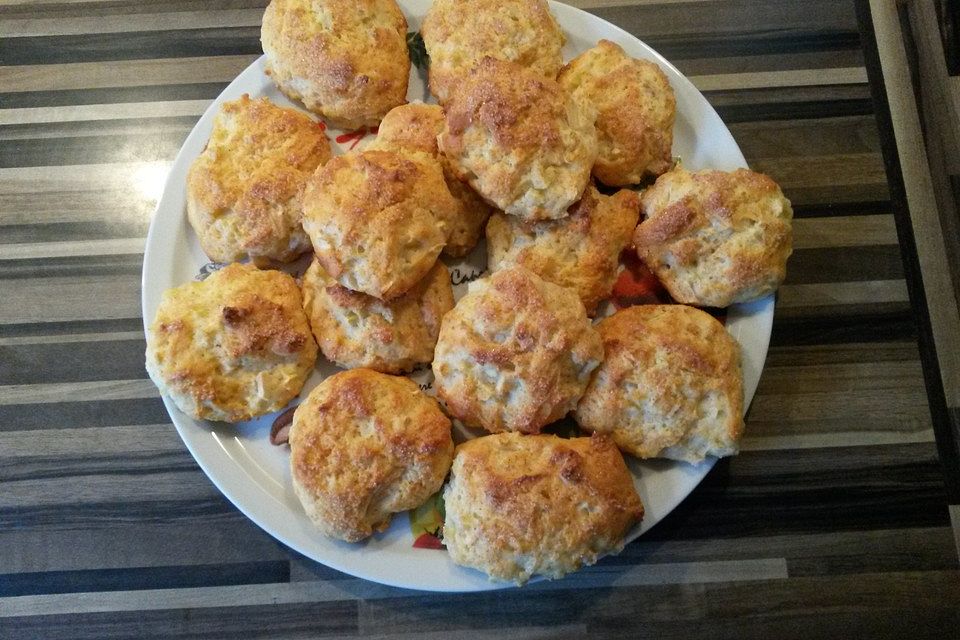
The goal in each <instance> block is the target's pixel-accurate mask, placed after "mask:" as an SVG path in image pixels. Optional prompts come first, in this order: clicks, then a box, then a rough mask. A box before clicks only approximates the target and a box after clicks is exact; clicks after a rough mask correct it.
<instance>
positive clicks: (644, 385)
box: [574, 305, 743, 463]
mask: <svg viewBox="0 0 960 640" xmlns="http://www.w3.org/2000/svg"><path fill="white" fill-rule="evenodd" d="M597 328H598V330H599V331H600V335H601V336H603V348H604V354H605V355H604V360H603V364H601V365H600V368H599V369H597V371H596V373H594V375H593V379H592V380H591V381H590V386H589V387H587V391H586V393H585V394H584V395H583V397H582V398H581V399H580V404H579V405H578V406H577V411H576V413H575V414H574V417H575V418H576V420H577V422H578V423H579V424H580V426H582V427H583V428H584V429H587V430H589V431H593V432H595V433H603V434H608V435H610V436H611V437H612V438H613V439H614V440H615V441H616V443H617V445H618V446H619V447H620V448H621V449H622V450H624V451H626V452H627V453H631V454H633V455H635V456H637V457H639V458H655V457H663V458H671V459H674V460H684V461H686V462H694V463H695V462H700V461H701V460H703V459H704V457H705V456H707V455H712V456H728V455H733V454H735V453H736V452H737V449H738V442H739V440H740V436H741V434H742V433H743V373H742V372H741V369H740V347H739V345H737V343H736V341H735V340H734V339H733V338H732V337H731V336H730V334H728V333H727V332H726V330H725V329H724V327H723V325H722V324H720V322H718V321H717V320H716V319H714V318H713V317H712V316H710V315H709V314H707V313H705V312H703V311H700V310H699V309H695V308H693V307H688V306H685V305H641V306H635V307H629V308H627V309H623V310H621V311H618V312H616V313H615V314H613V315H612V316H610V317H609V318H604V319H603V320H601V321H600V324H599V325H598V326H597Z"/></svg>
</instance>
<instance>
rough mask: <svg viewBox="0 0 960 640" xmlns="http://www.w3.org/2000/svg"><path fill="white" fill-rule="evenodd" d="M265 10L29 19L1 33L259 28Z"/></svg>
mask: <svg viewBox="0 0 960 640" xmlns="http://www.w3.org/2000/svg"><path fill="white" fill-rule="evenodd" d="M262 18H263V9H232V10H230V9H228V10H223V11H171V12H169V13H133V14H127V15H124V14H115V15H111V16H110V17H109V18H102V17H96V18H77V17H71V18H26V19H18V20H4V21H0V32H2V33H3V34H4V36H6V37H9V38H13V37H21V36H68V35H83V34H91V35H95V34H100V33H126V32H136V31H167V30H174V29H176V30H181V29H216V28H223V27H259V26H260V21H261V19H262Z"/></svg>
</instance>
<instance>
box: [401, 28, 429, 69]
mask: <svg viewBox="0 0 960 640" xmlns="http://www.w3.org/2000/svg"><path fill="white" fill-rule="evenodd" d="M407 51H409V52H410V62H412V63H413V64H415V65H416V66H417V68H418V69H426V68H427V67H429V66H430V56H428V55H427V47H426V45H424V44H423V36H421V35H420V32H419V31H410V32H408V33H407Z"/></svg>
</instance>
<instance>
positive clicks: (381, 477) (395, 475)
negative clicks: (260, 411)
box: [290, 369, 453, 542]
mask: <svg viewBox="0 0 960 640" xmlns="http://www.w3.org/2000/svg"><path fill="white" fill-rule="evenodd" d="M452 457H453V439H452V436H451V433H450V420H449V419H447V417H446V416H444V415H443V412H442V411H440V408H439V407H438V406H437V403H436V401H435V400H433V399H432V398H430V397H429V396H427V395H426V394H424V393H423V392H422V391H420V389H419V387H417V385H416V383H414V382H413V381H411V380H408V379H407V378H400V377H395V376H388V375H385V374H382V373H377V372H376V371H371V370H369V369H352V370H350V371H344V372H341V373H338V374H335V375H333V376H330V377H329V378H327V379H326V380H324V381H323V382H322V383H320V385H319V386H317V387H316V388H315V389H313V391H311V392H310V395H309V396H308V397H307V399H306V400H304V401H303V403H302V404H300V406H298V407H297V411H296V413H295V414H294V417H293V425H292V426H291V428H290V470H291V473H292V476H293V488H294V491H295V492H296V494H297V497H298V498H299V499H300V502H301V504H303V507H304V509H305V510H306V512H307V515H308V516H309V517H310V519H311V520H312V521H313V522H314V524H316V525H317V527H319V528H320V530H321V531H323V533H324V534H326V535H328V536H331V537H334V538H339V539H342V540H347V541H349V542H357V541H360V540H363V539H364V538H367V537H369V536H371V535H372V534H373V533H374V531H382V530H384V529H385V528H386V527H387V525H388V524H389V523H390V518H391V516H392V515H393V514H394V513H398V512H400V511H406V510H407V509H413V508H415V507H418V506H420V505H421V504H422V503H423V502H424V501H425V500H426V499H427V498H429V497H430V496H431V495H433V494H434V493H436V492H437V490H439V489H440V485H441V484H443V479H444V477H445V476H446V475H447V471H448V470H449V468H450V462H451V459H452Z"/></svg>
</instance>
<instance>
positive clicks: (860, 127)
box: [0, 0, 960, 639]
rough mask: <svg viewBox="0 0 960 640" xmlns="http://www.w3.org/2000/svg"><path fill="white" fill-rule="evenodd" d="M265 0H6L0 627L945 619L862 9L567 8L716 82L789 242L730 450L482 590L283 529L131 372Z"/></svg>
mask: <svg viewBox="0 0 960 640" xmlns="http://www.w3.org/2000/svg"><path fill="white" fill-rule="evenodd" d="M263 4H264V2H262V0H205V1H199V0H173V1H168V2H135V1H132V0H33V1H29V0H19V1H18V0H0V638H4V639H7V638H9V639H13V638H97V639H107V638H121V637H124V638H125V637H133V638H153V637H202V638H220V637H224V638H228V637H229V638H236V637H241V638H254V637H283V638H295V637H318V636H323V635H335V636H362V637H410V638H447V637H458V638H459V637H467V638H480V637H483V638H486V637H491V638H494V637H503V636H506V635H507V634H508V633H509V637H511V638H535V637H536V638H540V637H555V636H569V637H578V638H579V637H584V636H586V635H587V634H590V637H592V638H593V637H596V638H601V637H603V638H606V637H625V638H627V637H629V638H638V637H656V638H671V637H677V638H681V637H690V636H691V635H693V634H704V635H706V636H707V637H710V638H754V637H756V638H768V637H798V638H799V637H804V638H809V637H818V636H819V637H898V638H907V637H931V638H944V637H950V634H951V633H956V629H957V628H958V625H960V573H958V558H957V546H956V539H955V536H956V529H955V528H953V527H951V519H950V509H949V504H950V501H951V500H952V499H955V496H954V497H953V498H951V496H950V495H949V494H948V490H947V485H946V484H945V482H944V478H945V475H944V468H943V467H942V465H941V464H940V462H939V460H938V455H937V445H936V443H935V439H934V428H933V422H932V420H931V410H930V407H929V406H928V398H927V394H926V392H925V387H924V377H923V365H922V364H921V363H922V360H921V357H920V350H918V338H919V339H920V340H921V341H922V340H923V335H922V333H921V332H918V330H917V328H916V327H917V324H916V322H915V314H914V309H912V308H911V304H910V300H909V297H908V286H907V282H906V280H905V275H904V267H903V262H902V260H901V251H902V250H905V251H907V255H908V256H909V255H911V254H910V252H911V251H912V250H913V248H912V247H911V246H909V245H904V246H901V245H900V244H899V242H898V236H897V228H896V223H895V216H894V213H895V212H896V211H898V207H899V206H901V204H902V203H900V202H899V200H898V199H899V198H902V195H901V192H902V185H901V187H899V188H891V185H893V186H894V187H896V185H895V184H894V183H893V182H891V180H892V179H893V177H896V176H899V166H898V157H897V155H896V152H895V149H894V150H893V151H891V149H890V148H889V145H888V144H887V143H885V140H887V139H888V138H889V137H890V134H889V132H888V131H887V130H886V129H885V128H884V127H885V126H886V127H889V124H888V122H889V113H888V112H885V111H884V110H885V109H886V103H885V101H884V100H882V99H880V100H875V98H878V97H879V98H882V97H883V87H882V85H881V83H880V80H879V79H880V78H881V77H882V76H881V75H878V74H879V73H880V69H879V67H878V65H877V60H876V46H875V43H874V42H873V40H872V38H873V30H872V28H871V26H870V24H869V14H868V12H867V11H866V10H865V3H861V6H860V12H859V19H858V12H857V7H855V6H854V3H852V2H850V1H840V2H838V1H834V0H811V1H809V2H802V3H800V2H766V1H763V0H726V1H706V0H705V1H697V2H694V1H687V0H663V1H660V2H656V1H653V0H607V1H604V0H587V1H581V2H575V3H574V4H577V5H579V6H582V7H584V8H586V9H588V10H589V11H591V12H594V13H596V14H597V15H599V16H601V17H603V18H605V19H606V20H609V21H611V22H613V23H615V24H618V25H620V26H622V27H624V28H625V29H627V30H629V31H630V32H632V33H634V34H636V35H637V36H638V37H640V38H641V39H643V40H645V41H646V42H647V43H649V44H650V45H652V46H653V47H654V48H655V49H657V50H658V51H660V52H661V53H662V54H663V55H664V56H666V57H667V58H668V59H669V60H671V61H672V62H673V63H675V64H676V65H677V67H679V69H680V70H681V71H682V72H683V73H685V74H686V75H688V76H689V77H690V78H691V80H693V82H694V83H695V84H696V85H697V86H698V87H699V88H700V89H701V91H703V92H704V94H705V95H706V96H707V98H708V100H709V101H710V102H711V103H712V104H713V105H714V106H715V107H716V108H717V110H718V111H719V113H720V114H721V116H722V117H723V119H724V120H725V121H726V123H727V124H728V125H729V127H730V129H731V131H732V132H733V135H734V136H735V137H736V139H737V141H738V142H739V144H740V146H741V148H742V149H743V151H744V153H745V155H746V157H747V159H748V161H749V163H750V165H751V166H752V167H753V168H754V169H757V170H760V171H763V172H766V173H769V174H770V175H771V176H773V177H774V178H775V179H776V180H778V181H779V182H780V184H781V185H782V186H783V188H784V191H785V192H786V194H787V196H788V197H789V198H790V199H791V200H792V201H793V203H794V207H795V211H796V215H797V219H796V222H795V227H794V229H795V246H796V252H795V254H794V256H793V258H792V259H791V261H790V268H789V275H788V278H787V281H786V283H785V284H784V286H783V287H782V288H781V289H780V293H779V296H778V302H777V309H776V321H775V326H774V333H773V341H772V345H771V349H770V353H769V356H768V358H767V363H766V368H765V370H764V373H763V377H762V380H761V382H760V388H759V390H758V392H757V396H756V398H755V400H754V402H753V405H752V407H751V408H750V412H749V415H748V421H747V433H746V437H745V440H744V443H743V449H744V450H743V453H742V454H741V455H740V456H739V457H736V458H734V459H730V460H724V461H722V462H721V463H719V464H718V465H717V466H716V467H715V469H714V470H713V471H712V472H711V473H710V475H709V476H708V477H707V479H706V480H705V481H704V482H703V484H702V485H701V486H700V487H699V488H698V489H697V490H696V491H695V492H694V493H693V494H692V495H691V496H690V498H689V499H688V500H687V501H686V502H684V503H683V504H682V505H681V506H680V508H678V509H677V510H676V511H675V512H674V513H673V514H672V515H670V516H669V517H668V518H667V519H666V520H664V521H663V522H662V523H661V524H660V525H658V526H657V527H656V528H655V529H653V530H652V531H651V532H649V534H647V535H645V536H644V537H643V538H641V539H640V540H639V541H637V542H636V543H633V544H631V545H629V546H628V547H627V548H626V550H625V551H624V552H623V553H622V554H621V555H619V556H617V557H614V558H608V559H606V560H603V561H601V562H600V563H599V564H598V565H597V566H596V567H593V568H590V569H587V570H584V571H582V572H580V573H579V574H576V575H574V576H571V577H569V578H567V579H565V580H563V581H559V582H555V583H548V584H538V585H533V586H528V587H526V588H524V589H523V590H520V591H517V590H510V591H502V592H492V593H483V594H474V595H435V594H424V593H418V592H411V591H403V590H399V589H393V588H388V587H383V586H380V585H376V584H373V583H369V582H365V581H362V580H358V579H354V578H350V577H348V576H345V575H343V574H340V573H337V572H336V571H333V570H330V569H328V568H325V567H323V566H322V565H319V564H317V563H315V562H312V561H309V560H307V559H305V558H303V557H300V556H298V555H297V554H295V553H293V552H291V551H289V550H288V549H286V548H285V547H283V546H282V545H281V544H279V543H278V542H276V541H274V540H273V539H272V538H271V537H270V536H268V535H267V534H265V533H264V532H262V531H261V530H260V529H258V528H257V527H256V526H255V525H254V524H252V523H251V522H250V521H248V520H247V519H246V518H245V517H244V516H243V515H241V514H240V513H239V512H238V511H237V510H236V509H235V508H234V507H233V506H232V505H231V504H230V503H229V502H227V501H226V500H225V499H224V498H223V497H222V496H221V495H220V493H219V492H218V491H217V490H216V488H215V487H214V486H213V485H212V483H211V482H210V481H209V480H208V479H207V478H206V476H205V475H204V474H203V472H202V471H201V470H200V469H199V468H198V467H197V465H196V463H195V462H194V461H193V459H192V458H191V457H190V455H189V453H188V452H187V451H186V449H185V448H184V446H183V444H182V443H181V441H180V439H179V438H178V436H177V434H176V432H175V431H174V429H173V427H172V426H171V424H170V422H169V419H168V417H167V415H166V413H165V411H164V409H163V406H162V405H161V402H160V400H159V398H158V396H157V392H156V390H155V388H154V386H153V385H152V384H151V382H150V381H149V380H148V379H147V376H146V373H145V371H144V367H143V351H144V339H143V334H142V329H141V318H140V302H139V300H140V299H139V292H140V284H139V280H140V270H141V262H142V251H143V246H144V237H145V235H146V231H147V227H148V224H149V221H150V216H151V214H152V211H153V208H154V206H155V204H156V199H157V196H158V189H159V185H160V184H161V180H162V178H163V176H164V175H165V172H166V171H167V169H168V167H169V166H170V162H171V160H172V159H173V157H174V155H175V154H176V152H177V150H178V148H179V147H180V145H181V143H182V142H183V140H184V138H185V136H186V135H187V133H188V132H189V131H190V129H191V127H192V126H193V125H194V123H195V122H196V120H197V118H198V116H199V115H200V114H201V113H202V112H203V110H204V109H205V108H206V106H207V105H208V104H209V103H210V101H211V100H212V99H213V98H214V97H215V96H216V95H217V94H218V93H219V92H220V91H221V90H222V89H223V88H224V86H225V85H226V84H227V83H228V82H229V81H230V80H231V79H232V78H233V77H234V76H235V75H236V74H237V73H238V72H239V71H240V70H241V69H243V68H244V67H246V66H247V65H248V64H249V63H250V62H251V61H252V60H253V59H254V58H255V57H256V56H257V55H258V54H259V53H260V45H259V22H260V16H261V14H262V11H263ZM865 52H866V53H865ZM878 123H879V124H878ZM884 151H886V158H887V163H888V164H887V165H886V166H885V163H884V157H885V154H884ZM891 172H892V173H891ZM914 257H915V256H914ZM927 365H928V366H935V363H930V362H927ZM954 503H956V502H955V500H954ZM954 513H955V514H957V515H960V512H958V511H956V510H954ZM508 630H509V631H508Z"/></svg>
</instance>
